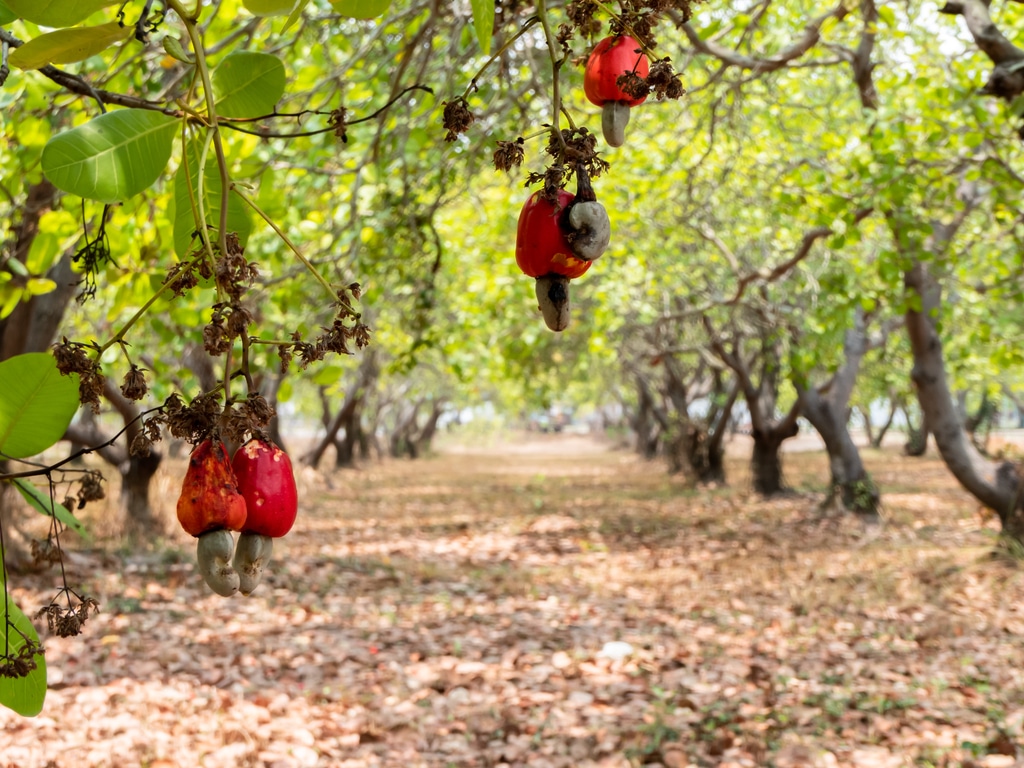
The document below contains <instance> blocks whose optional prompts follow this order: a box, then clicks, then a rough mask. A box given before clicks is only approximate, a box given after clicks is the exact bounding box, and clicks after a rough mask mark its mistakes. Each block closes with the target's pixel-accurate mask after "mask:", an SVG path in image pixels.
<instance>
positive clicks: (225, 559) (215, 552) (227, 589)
mask: <svg viewBox="0 0 1024 768" xmlns="http://www.w3.org/2000/svg"><path fill="white" fill-rule="evenodd" d="M234 548H235V542H234V539H232V538H231V532H230V531H227V530H225V529H223V528H222V529H220V530H219V531H208V532H207V533H204V534H203V535H202V536H200V537H199V542H198V544H196V560H197V561H198V562H199V572H200V573H201V574H202V575H203V581H205V582H206V583H207V584H208V585H209V587H210V589H212V590H213V591H214V592H216V593H217V594H218V595H222V596H223V597H231V596H232V595H233V594H235V592H237V591H238V587H239V578H238V574H237V573H236V572H235V569H234V568H232V567H231V552H232V550H234Z"/></svg>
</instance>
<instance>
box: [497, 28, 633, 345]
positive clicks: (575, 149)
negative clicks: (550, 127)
mask: <svg viewBox="0 0 1024 768" xmlns="http://www.w3.org/2000/svg"><path fill="white" fill-rule="evenodd" d="M649 73H650V66H649V64H648V61H647V56H646V54H644V52H643V50H642V48H641V46H640V43H638V42H637V41H636V40H635V39H634V38H632V37H629V36H628V35H614V36H612V37H606V38H605V39H603V40H602V41H601V42H599V43H598V44H597V46H596V47H595V48H594V50H593V51H592V52H591V54H590V57H589V59H588V60H587V66H586V70H585V72H584V81H583V87H584V92H585V94H586V96H587V98H588V99H590V101H591V102H593V103H594V104H596V105H598V106H600V107H601V108H602V118H601V127H602V131H603V133H604V138H605V141H606V142H607V143H608V144H609V145H611V146H613V147H619V146H622V144H623V143H624V141H625V129H626V124H627V123H628V122H629V110H630V108H632V107H635V106H637V105H638V104H641V103H642V102H643V101H644V100H645V99H646V98H647V94H646V89H647V87H648V86H647V77H648V75H649ZM566 133H567V134H568V137H569V138H568V139H567V138H566ZM574 137H576V138H575V140H574ZM555 139H558V140H557V141H556V140H555ZM595 143H596V140H595V139H594V137H593V136H592V135H589V134H588V133H587V131H586V129H576V128H570V130H569V131H567V132H565V133H563V132H561V131H559V132H558V133H557V134H555V138H553V139H552V142H551V143H550V144H549V148H548V152H549V154H551V155H552V156H553V157H554V158H555V161H556V162H555V165H554V166H552V168H550V169H549V171H548V174H545V175H544V176H543V177H539V178H543V180H544V189H543V190H540V191H538V192H534V193H533V194H532V195H530V197H529V198H528V199H527V201H526V203H525V205H523V209H522V211H520V213H519V223H518V226H517V228H516V264H518V265H519V268H520V269H521V270H522V271H523V273H524V274H526V275H528V276H529V277H533V278H536V280H537V283H536V291H537V304H538V307H539V309H540V311H541V314H542V315H543V316H544V322H545V323H546V324H547V326H548V328H550V329H551V330H553V331H564V330H565V329H566V328H568V326H569V319H570V301H569V282H570V281H571V280H574V279H575V278H578V277H580V276H582V275H583V274H584V273H585V272H586V271H587V270H588V269H590V265H591V263H592V262H593V261H594V260H595V259H597V258H599V257H600V256H601V255H602V254H603V253H604V252H605V250H606V249H607V248H608V244H609V242H610V241H611V222H610V220H609V219H608V213H607V211H605V209H604V206H602V205H601V204H600V203H599V202H597V195H596V194H594V189H593V187H592V186H591V183H590V175H591V174H590V173H589V172H588V170H587V169H588V167H590V168H591V169H593V172H594V174H595V175H596V174H597V173H599V172H600V171H601V170H603V169H605V168H607V166H608V164H607V163H605V162H604V161H603V160H600V159H599V158H598V157H597V152H596V151H595V150H594V145H595ZM510 150H517V152H516V156H515V157H510V156H509V155H510ZM521 154H522V150H521V144H520V145H516V146H513V145H512V144H511V143H510V142H504V143H501V142H499V150H498V152H496V153H495V165H496V166H499V167H501V166H502V165H504V166H505V167H506V168H508V167H510V166H511V165H518V162H521ZM570 157H572V158H573V162H571V163H569V168H570V170H571V171H575V174H576V179H577V188H576V194H575V195H574V194H572V193H571V192H569V191H567V190H565V189H562V188H561V184H562V183H564V182H563V181H562V178H563V173H564V169H565V165H566V161H567V160H568V159H569V158H570ZM535 180H538V177H537V176H536V175H533V174H531V177H530V181H535ZM555 180H557V183H552V182H553V181H555ZM528 183H529V182H528Z"/></svg>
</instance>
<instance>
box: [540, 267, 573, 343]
mask: <svg viewBox="0 0 1024 768" xmlns="http://www.w3.org/2000/svg"><path fill="white" fill-rule="evenodd" d="M537 303H538V304H539V305H540V311H541V314H543V315H544V322H545V323H546V324H547V326H548V328H550V329H551V330H552V331H564V330H565V329H566V328H568V327H569V278H567V277H563V276H562V275H544V276H543V277H538V278H537Z"/></svg>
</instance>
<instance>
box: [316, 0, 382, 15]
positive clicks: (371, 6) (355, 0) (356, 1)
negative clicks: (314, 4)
mask: <svg viewBox="0 0 1024 768" xmlns="http://www.w3.org/2000/svg"><path fill="white" fill-rule="evenodd" d="M331 6H332V7H333V8H334V10H336V11H337V12H338V13H340V14H341V15H342V16H348V17H349V18H352V19H376V18H377V17H378V16H383V15H384V14H385V13H387V10H388V8H390V7H391V0H331Z"/></svg>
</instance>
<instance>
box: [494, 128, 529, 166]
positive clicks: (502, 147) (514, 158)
mask: <svg viewBox="0 0 1024 768" xmlns="http://www.w3.org/2000/svg"><path fill="white" fill-rule="evenodd" d="M523 144H524V141H523V137H522V136H520V137H519V138H518V139H516V140H515V141H500V140H499V141H498V148H497V149H496V150H494V168H495V170H498V171H510V170H512V169H513V168H518V167H519V166H521V165H522V164H523V160H524V159H525V158H526V151H525V150H524V148H523Z"/></svg>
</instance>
